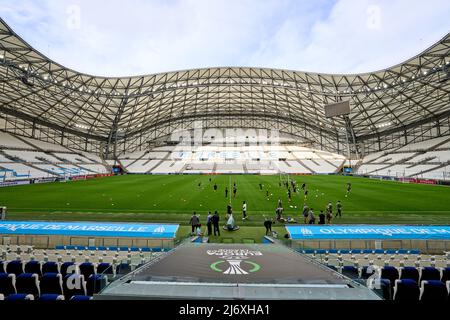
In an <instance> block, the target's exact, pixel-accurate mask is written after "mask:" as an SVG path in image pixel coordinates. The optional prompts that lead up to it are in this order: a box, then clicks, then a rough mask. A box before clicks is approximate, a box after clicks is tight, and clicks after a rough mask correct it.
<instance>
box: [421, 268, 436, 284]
mask: <svg viewBox="0 0 450 320" xmlns="http://www.w3.org/2000/svg"><path fill="white" fill-rule="evenodd" d="M424 280H438V281H439V280H441V272H440V271H439V270H438V269H437V268H435V267H423V268H421V269H420V281H421V282H422V281H424Z"/></svg>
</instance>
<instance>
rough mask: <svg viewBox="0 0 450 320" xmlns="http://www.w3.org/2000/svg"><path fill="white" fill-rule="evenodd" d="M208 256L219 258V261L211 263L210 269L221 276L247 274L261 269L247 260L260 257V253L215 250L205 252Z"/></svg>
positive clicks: (244, 250)
mask: <svg viewBox="0 0 450 320" xmlns="http://www.w3.org/2000/svg"><path fill="white" fill-rule="evenodd" d="M206 253H207V254H208V255H210V256H219V258H220V259H222V260H218V261H216V262H213V263H211V265H210V268H211V269H212V270H214V271H217V272H222V273H223V274H249V273H253V272H256V271H258V270H259V269H261V266H260V265H259V264H257V263H255V262H253V261H249V260H248V259H249V258H251V257H252V256H262V255H263V254H262V252H261V251H250V250H247V249H217V250H207V251H206Z"/></svg>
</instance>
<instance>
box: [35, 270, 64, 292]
mask: <svg viewBox="0 0 450 320" xmlns="http://www.w3.org/2000/svg"><path fill="white" fill-rule="evenodd" d="M40 288H41V293H42V294H57V295H61V294H63V284H62V275H61V274H60V273H46V274H44V275H43V276H42V278H41V281H40Z"/></svg>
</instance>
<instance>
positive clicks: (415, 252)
mask: <svg viewBox="0 0 450 320" xmlns="http://www.w3.org/2000/svg"><path fill="white" fill-rule="evenodd" d="M408 254H420V250H418V249H413V250H408Z"/></svg>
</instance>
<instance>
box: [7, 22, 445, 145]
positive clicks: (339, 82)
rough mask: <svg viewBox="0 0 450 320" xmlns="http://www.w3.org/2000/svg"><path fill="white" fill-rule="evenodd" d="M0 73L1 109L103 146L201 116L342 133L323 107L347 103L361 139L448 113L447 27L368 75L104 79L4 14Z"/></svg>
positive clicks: (224, 70)
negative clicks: (58, 57) (56, 54)
mask: <svg viewBox="0 0 450 320" xmlns="http://www.w3.org/2000/svg"><path fill="white" fill-rule="evenodd" d="M330 50H332V48H330ZM105 54H107V53H105ZM386 54H389V52H386ZM124 58H125V57H124ZM0 73H1V76H2V80H1V90H0V112H2V113H5V114H8V115H10V116H14V117H17V118H21V119H24V120H27V121H30V122H32V123H33V124H34V123H36V124H39V125H43V126H48V127H51V128H53V129H56V130H61V131H62V132H67V133H71V134H75V135H79V136H82V137H87V138H90V139H94V140H100V141H105V142H108V141H109V142H111V140H112V139H115V140H117V139H119V140H120V139H127V138H130V139H132V138H133V137H136V136H138V135H142V134H143V133H144V132H153V134H152V136H153V137H157V136H158V132H161V135H162V132H163V131H164V130H162V128H172V129H173V128H175V127H176V126H177V125H180V124H186V123H187V122H189V121H191V122H192V121H193V120H197V119H205V120H211V119H214V120H215V121H216V124H217V126H223V127H232V126H237V124H239V125H240V126H243V127H267V128H268V129H270V128H274V121H275V126H276V128H278V129H280V130H281V131H286V132H288V133H292V134H295V135H297V136H305V137H306V135H305V134H303V133H302V132H319V131H320V132H321V133H325V134H326V135H328V136H330V137H333V136H334V137H338V136H339V135H341V133H342V131H341V130H345V121H344V119H342V118H333V119H327V118H325V115H324V110H323V106H324V105H325V104H328V103H333V102H337V101H345V100H350V104H351V108H352V111H351V114H350V116H349V118H350V121H351V126H352V129H353V132H354V134H355V136H356V141H363V140H364V139H367V138H370V137H373V136H377V135H383V134H389V133H391V132H394V131H400V130H405V129H406V128H408V127H411V126H419V125H421V124H424V123H429V122H434V121H439V119H441V118H448V117H449V115H450V103H449V92H450V82H449V81H448V79H449V74H450V33H449V34H447V35H446V36H445V37H444V38H442V40H440V41H439V42H437V43H436V44H435V45H433V46H431V47H430V48H429V49H427V50H425V51H424V52H422V53H420V54H419V55H417V56H415V57H413V58H411V59H409V60H407V61H405V62H403V63H401V64H398V65H396V66H392V67H390V68H387V69H384V70H379V71H375V72H369V73H363V74H348V75H340V74H318V73H310V72H300V71H289V70H277V69H267V68H248V67H246V68H239V67H218V68H205V69H192V70H183V71H173V72H167V73H159V74H151V75H143V76H134V77H120V78H114V77H112V78H106V77H98V76H93V75H87V74H83V73H80V72H77V71H74V70H71V69H69V68H66V67H64V66H62V65H60V64H58V63H57V62H54V61H52V60H50V59H49V58H47V57H46V56H45V55H43V54H41V53H40V52H38V51H37V50H35V49H33V48H32V47H31V46H30V45H28V44H27V43H26V42H25V41H24V40H23V39H21V38H20V37H19V36H18V35H17V34H15V33H14V31H13V30H11V28H10V27H9V26H8V25H7V24H6V23H5V22H4V21H3V20H1V19H0ZM269 120H270V121H269ZM221 124H222V125H221ZM211 125H212V124H211ZM340 132H341V133H340ZM344 132H345V131H344ZM165 133H167V131H166V132H165Z"/></svg>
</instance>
